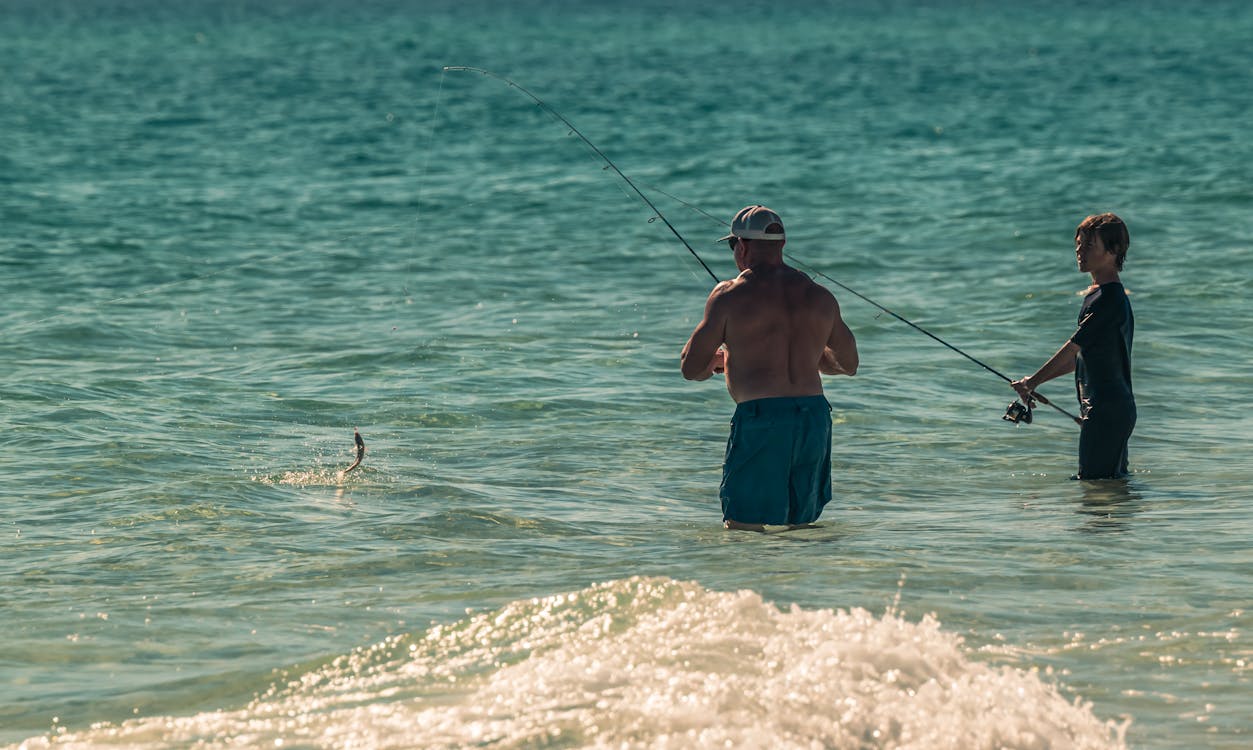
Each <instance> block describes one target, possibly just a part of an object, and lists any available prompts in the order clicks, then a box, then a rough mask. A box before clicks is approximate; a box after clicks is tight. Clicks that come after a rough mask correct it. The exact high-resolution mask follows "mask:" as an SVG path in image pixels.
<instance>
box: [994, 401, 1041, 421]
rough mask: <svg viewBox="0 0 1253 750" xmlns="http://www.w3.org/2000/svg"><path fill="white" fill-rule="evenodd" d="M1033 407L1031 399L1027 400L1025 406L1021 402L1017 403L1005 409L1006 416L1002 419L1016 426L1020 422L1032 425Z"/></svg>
mask: <svg viewBox="0 0 1253 750" xmlns="http://www.w3.org/2000/svg"><path fill="white" fill-rule="evenodd" d="M1033 405H1034V404H1032V402H1031V400H1030V399H1028V400H1027V403H1026V404H1023V403H1022V402H1020V401H1015V402H1013V403H1011V404H1010V405H1009V407H1008V408H1006V409H1005V414H1004V415H1002V416H1001V419H1003V420H1005V421H1006V422H1013V423H1014V424H1018V423H1019V422H1026V423H1027V424H1031V407H1032V406H1033Z"/></svg>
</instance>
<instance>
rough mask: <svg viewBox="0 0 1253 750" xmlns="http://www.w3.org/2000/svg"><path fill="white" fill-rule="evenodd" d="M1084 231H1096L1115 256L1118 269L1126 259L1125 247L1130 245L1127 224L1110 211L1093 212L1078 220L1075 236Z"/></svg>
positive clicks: (1120, 268)
mask: <svg viewBox="0 0 1253 750" xmlns="http://www.w3.org/2000/svg"><path fill="white" fill-rule="evenodd" d="M1084 232H1096V234H1097V236H1098V237H1100V238H1101V244H1103V245H1105V249H1106V250H1107V251H1109V252H1111V253H1113V254H1114V255H1116V256H1117V263H1118V270H1119V271H1121V270H1122V264H1123V263H1124V262H1125V261H1126V260H1127V248H1129V247H1131V235H1129V234H1127V225H1126V224H1124V223H1123V221H1122V219H1120V218H1118V216H1117V215H1115V214H1111V213H1104V214H1094V215H1092V216H1089V217H1088V218H1086V219H1084V220H1083V221H1081V222H1079V226H1078V228H1076V229H1075V236H1076V237H1077V236H1079V235H1080V234H1082V233H1084Z"/></svg>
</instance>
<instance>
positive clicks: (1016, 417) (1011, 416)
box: [444, 65, 1082, 424]
mask: <svg viewBox="0 0 1253 750" xmlns="http://www.w3.org/2000/svg"><path fill="white" fill-rule="evenodd" d="M449 72H468V73H479V74H480V75H484V76H488V77H491V78H495V79H496V80H498V81H501V82H503V83H505V84H508V85H509V86H510V87H511V88H514V89H517V90H518V91H520V92H521V93H522V94H524V95H525V96H527V97H528V98H530V99H531V100H532V101H533V102H535V104H536V105H537V106H539V107H540V109H542V110H544V111H545V112H547V113H548V114H549V115H551V116H552V117H553V118H554V119H556V120H557V121H559V122H561V123H562V124H563V125H565V126H566V127H567V128H569V130H570V133H571V134H572V135H575V136H578V138H579V140H581V141H582V142H583V143H584V144H586V145H587V147H588V148H590V149H591V150H592V151H593V152H594V153H595V154H596V156H597V157H598V158H599V159H601V160H602V161H604V163H605V165H606V167H607V168H609V169H612V170H613V171H614V173H615V174H617V175H618V177H620V178H621V179H622V181H623V182H624V183H626V184H627V185H628V186H629V187H630V188H631V189H632V190H633V191H635V194H636V195H637V196H639V198H640V200H641V201H643V202H644V204H645V205H646V206H648V208H649V210H651V211H652V212H653V214H654V215H655V217H656V218H657V219H660V220H661V222H662V223H664V224H665V225H666V228H668V229H669V230H670V231H671V233H673V234H674V236H675V237H677V238H678V240H679V241H680V242H682V243H683V246H684V247H685V248H687V251H688V252H689V253H691V254H692V257H694V258H695V259H696V261H697V262H698V263H700V265H701V268H704V269H705V272H706V273H708V274H709V276H710V277H711V278H712V279H713V280H714V282H715V283H717V282H718V281H719V279H718V276H717V275H716V274H715V273H714V272H713V270H712V269H710V268H709V265H708V264H706V263H705V261H704V260H703V259H702V258H701V257H700V255H699V254H698V253H697V252H696V250H694V249H693V248H692V246H691V245H690V244H689V243H688V241H687V240H686V239H684V238H683V235H681V234H679V230H678V229H675V227H674V225H673V224H671V223H670V220H669V219H667V218H666V217H665V216H664V215H663V214H662V213H661V211H660V209H658V208H657V206H656V205H655V204H654V203H653V202H652V200H650V199H649V198H648V196H647V195H645V194H644V192H643V191H642V190H640V189H639V187H638V186H636V184H635V182H634V181H632V180H631V178H630V177H627V176H626V174H625V173H624V172H623V171H622V170H621V169H619V168H618V165H617V164H614V163H613V160H612V159H610V158H609V157H608V156H606V155H605V153H604V152H603V151H601V150H600V148H598V147H597V146H596V144H594V143H592V141H591V140H590V139H588V137H587V136H585V135H583V133H582V132H581V131H580V130H579V129H578V128H576V127H575V126H574V123H572V122H570V120H568V119H566V117H565V116H564V115H562V114H561V113H560V112H558V111H557V110H555V109H553V108H552V107H551V106H549V105H548V103H547V102H545V101H544V100H542V99H540V98H539V97H538V96H536V95H535V94H533V93H531V92H530V91H528V90H527V89H526V88H524V87H522V86H521V85H519V84H518V83H517V82H515V81H513V80H510V79H509V78H507V77H505V76H502V75H500V74H498V73H493V72H492V71H490V70H485V69H483V68H476V67H471V66H466V65H450V66H445V67H444V73H445V74H447V73H449ZM658 192H660V193H662V194H663V195H666V196H667V197H669V198H671V199H673V200H676V201H678V202H679V203H681V204H683V205H684V206H686V207H688V208H691V209H693V210H696V211H699V212H700V213H702V214H704V215H705V216H711V215H710V214H709V213H707V212H705V211H703V210H700V209H698V208H696V207H695V206H692V205H691V204H688V203H686V202H684V201H681V200H679V199H678V198H675V197H674V196H672V195H669V194H668V193H665V192H664V191H660V190H659V191H658ZM711 218H712V217H711ZM650 221H652V220H651V219H650ZM718 221H721V220H718ZM721 223H723V224H726V222H725V221H722V222H721ZM786 257H787V258H788V260H791V261H792V262H794V263H796V264H797V265H801V266H804V267H805V268H806V269H808V270H810V271H811V272H813V273H814V274H816V275H817V276H820V277H822V278H823V279H825V280H827V281H829V282H831V283H832V284H835V285H836V286H837V287H839V288H840V289H843V290H844V291H846V292H848V293H849V294H852V295H853V296H855V297H857V298H858V299H860V300H862V301H864V302H866V303H867V304H870V305H873V306H874V307H876V308H878V309H879V310H881V311H883V312H885V313H887V314H888V315H891V316H892V317H893V318H895V319H897V320H899V321H900V322H902V323H904V324H905V325H907V326H909V327H910V328H913V329H914V330H916V331H918V332H919V333H921V334H923V335H925V336H928V337H929V338H931V339H933V340H934V341H936V342H938V343H940V344H942V345H944V346H945V347H947V348H949V349H951V350H952V351H954V352H956V353H957V354H960V355H961V356H963V357H965V358H966V359H968V360H970V361H971V362H974V363H975V364H977V365H979V366H980V367H982V368H983V369H985V370H987V371H988V372H990V373H992V374H993V375H996V376H997V377H999V378H1001V379H1002V380H1004V381H1005V382H1006V383H1013V382H1014V381H1013V380H1012V379H1011V378H1010V377H1009V376H1007V375H1005V374H1004V373H1002V372H1001V371H999V370H997V369H996V368H994V367H992V366H991V365H989V364H987V363H986V362H983V361H982V360H980V359H978V358H976V357H974V356H973V355H971V354H969V353H967V352H965V351H963V350H962V349H960V348H958V347H956V346H954V345H953V344H950V343H949V342H947V341H945V340H944V339H942V338H940V337H939V336H937V335H935V334H934V333H932V332H931V331H928V330H927V329H925V328H923V327H922V326H920V325H918V324H917V323H914V322H913V321H911V320H909V319H907V318H905V317H904V316H902V315H898V314H897V313H895V312H893V311H892V310H890V309H888V308H887V307H886V306H884V305H882V304H880V303H879V302H877V301H875V300H873V299H871V298H870V297H867V296H866V295H864V294H862V293H861V292H858V291H857V290H856V289H853V288H852V287H850V286H848V285H846V284H844V283H842V282H840V281H837V280H836V279H833V278H831V277H830V276H829V275H827V274H825V273H823V272H822V271H819V270H817V269H814V268H813V267H812V266H810V265H809V264H807V263H804V262H803V261H801V260H799V259H797V258H795V257H794V256H792V255H791V254H786ZM1032 400H1035V401H1039V402H1040V403H1042V404H1045V405H1046V406H1049V407H1052V408H1053V409H1055V410H1056V411H1058V412H1061V413H1062V414H1064V415H1066V416H1067V417H1069V418H1070V419H1072V420H1074V422H1075V423H1076V424H1081V423H1082V420H1080V418H1079V417H1077V416H1075V415H1074V414H1071V413H1070V412H1068V411H1066V410H1065V409H1063V408H1061V407H1060V406H1058V405H1056V404H1054V403H1053V402H1051V401H1049V400H1048V399H1047V398H1045V397H1043V396H1041V395H1040V394H1039V393H1037V392H1035V391H1032V393H1031V398H1030V399H1026V402H1025V403H1021V402H1018V401H1014V402H1013V403H1011V404H1010V405H1009V407H1008V408H1007V409H1006V410H1005V415H1004V417H1003V419H1005V420H1006V421H1008V422H1014V423H1016V424H1017V423H1020V422H1026V423H1028V424H1029V423H1030V422H1031V421H1032V412H1031V409H1032V403H1031V401H1032Z"/></svg>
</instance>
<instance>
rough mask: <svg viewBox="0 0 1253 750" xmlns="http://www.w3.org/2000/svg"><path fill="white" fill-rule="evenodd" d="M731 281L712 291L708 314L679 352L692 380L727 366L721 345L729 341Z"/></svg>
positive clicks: (709, 374) (688, 376)
mask: <svg viewBox="0 0 1253 750" xmlns="http://www.w3.org/2000/svg"><path fill="white" fill-rule="evenodd" d="M728 284H729V282H725V281H724V282H722V283H721V284H719V285H718V286H716V287H714V290H713V291H712V292H710V293H709V299H708V300H706V301H705V317H704V318H702V319H701V321H700V323H699V324H698V325H697V326H696V330H694V331H692V335H691V337H690V338H688V340H687V344H686V345H685V346H684V347H683V353H682V354H681V355H680V356H679V369H680V370H682V372H683V377H684V378H687V379H688V380H708V379H709V377H710V376H711V375H713V374H714V371H715V370H721V369H722V368H723V367H724V366H725V357H724V353H723V351H722V350H721V349H720V348H719V347H721V346H722V344H723V342H724V341H726V332H727V320H726V310H725V308H726V304H725V302H724V301H723V299H722V292H723V291H725V289H726V287H727V286H728Z"/></svg>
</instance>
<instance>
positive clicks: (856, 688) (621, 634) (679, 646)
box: [24, 578, 1126, 750]
mask: <svg viewBox="0 0 1253 750" xmlns="http://www.w3.org/2000/svg"><path fill="white" fill-rule="evenodd" d="M1125 730H1126V726H1125V725H1124V724H1117V723H1114V722H1107V721H1106V722H1103V721H1101V720H1099V719H1097V718H1096V717H1095V716H1093V714H1092V711H1091V708H1090V706H1089V705H1088V704H1086V703H1084V702H1083V701H1081V700H1078V699H1076V700H1074V701H1070V700H1067V699H1066V698H1065V697H1063V696H1062V695H1061V694H1060V693H1059V691H1058V688H1057V686H1056V685H1054V684H1052V683H1050V682H1048V681H1045V680H1044V679H1042V678H1041V676H1040V675H1039V674H1038V673H1037V672H1036V671H1035V670H1020V669H1016V668H1013V667H1009V666H1000V667H998V666H993V665H990V664H987V663H984V662H982V661H977V660H972V659H971V655H970V652H969V651H968V650H967V649H966V648H965V647H964V646H963V643H962V640H961V638H959V637H957V636H955V635H952V634H950V633H947V632H945V631H944V630H943V629H942V628H941V626H940V623H939V622H938V621H936V620H935V619H934V618H932V617H929V616H928V617H923V618H922V619H921V620H920V621H918V622H909V621H907V620H905V619H903V618H901V617H898V616H896V615H894V614H892V613H891V612H889V613H885V614H883V615H881V616H875V615H872V614H871V613H870V612H867V611H866V610H864V609H852V610H847V611H845V610H834V611H833V610H805V609H802V608H800V607H796V606H792V607H790V608H787V609H779V608H777V607H775V606H774V605H772V604H770V603H768V602H764V601H763V600H762V599H761V597H760V596H759V595H757V594H755V593H753V592H751V591H739V592H734V593H719V592H714V591H710V590H707V589H704V588H702V587H700V586H698V585H696V584H692V583H681V582H677V581H673V580H669V579H663V578H632V579H628V580H622V581H615V582H609V583H604V584H598V585H596V586H592V587H590V588H588V589H584V590H582V591H576V592H572V593H569V594H560V595H555V596H550V597H545V598H541V599H531V600H526V601H518V602H514V603H512V604H510V605H508V606H506V607H503V608H501V609H500V610H497V611H495V612H490V613H486V614H481V615H476V616H473V617H470V618H468V619H465V620H462V621H460V622H456V623H452V624H449V625H445V626H437V627H434V628H432V629H431V630H429V631H428V632H426V633H424V634H415V635H412V636H399V637H395V638H391V639H388V640H387V641H384V642H381V643H378V644H376V645H374V646H371V647H368V648H363V649H360V650H357V651H354V652H352V653H349V654H346V655H344V656H342V657H339V658H336V659H333V660H332V661H330V662H329V663H327V664H325V665H323V666H321V667H317V668H314V669H311V670H309V671H307V672H303V673H293V674H291V675H290V676H289V677H287V678H285V679H284V680H283V681H282V682H281V683H280V684H278V685H277V686H276V687H274V688H273V689H271V690H270V691H269V692H268V693H267V694H265V695H263V696H261V697H259V698H258V699H257V700H256V701H254V702H253V703H251V704H250V705H249V706H247V707H246V708H243V709H238V710H225V711H215V712H209V713H203V714H198V715H195V716H189V717H155V718H147V719H140V720H135V721H130V722H126V723H124V724H122V725H120V726H111V725H100V726H97V727H94V728H92V729H91V730H89V731H86V732H81V733H74V734H68V733H67V734H64V735H61V736H60V737H58V740H59V743H65V744H64V746H66V747H90V746H97V745H99V746H127V747H150V748H158V747H182V746H186V745H189V744H193V743H196V744H198V745H202V746H205V747H228V746H237V745H247V746H252V747H260V746H267V747H269V746H274V747H282V746H284V745H287V746H316V747H336V748H345V747H361V748H365V747H422V748H454V747H468V746H477V745H491V746H493V747H515V748H523V747H537V746H544V747H599V748H623V747H626V748H658V747H672V748H724V747H773V748H811V747H827V748H848V749H850V750H851V749H853V748H889V747H891V748H914V749H917V750H933V749H935V748H954V749H955V750H956V749H958V748H961V749H963V750H976V749H978V748H988V749H989V750H991V749H992V748H1020V749H1023V750H1028V749H1035V748H1039V749H1040V750H1043V749H1044V748H1057V747H1066V748H1121V747H1124V746H1125V745H1124V742H1123V735H1124V733H1125ZM46 744H47V743H46V741H44V740H40V739H32V740H30V741H28V742H27V743H25V745H24V747H28V748H36V747H41V746H45V745H46ZM59 746H60V745H59Z"/></svg>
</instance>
